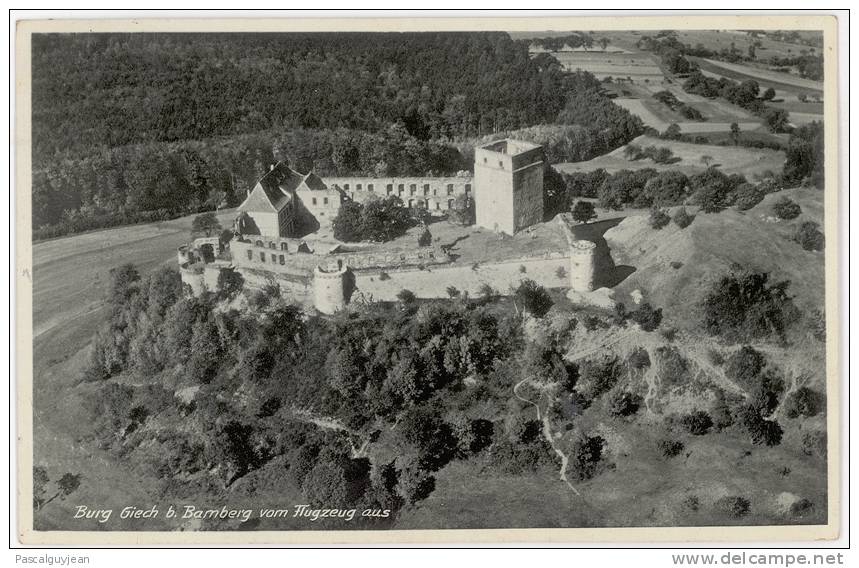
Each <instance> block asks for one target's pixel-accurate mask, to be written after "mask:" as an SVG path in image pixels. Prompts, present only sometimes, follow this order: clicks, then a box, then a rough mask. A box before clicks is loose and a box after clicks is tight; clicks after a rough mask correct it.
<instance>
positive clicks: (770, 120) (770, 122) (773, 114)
mask: <svg viewBox="0 0 859 568" xmlns="http://www.w3.org/2000/svg"><path fill="white" fill-rule="evenodd" d="M764 122H765V123H766V125H767V128H769V129H770V131H771V132H788V131H789V129H790V115H789V114H788V113H787V111H786V110H784V109H780V108H771V109H769V110H767V111H766V114H764Z"/></svg>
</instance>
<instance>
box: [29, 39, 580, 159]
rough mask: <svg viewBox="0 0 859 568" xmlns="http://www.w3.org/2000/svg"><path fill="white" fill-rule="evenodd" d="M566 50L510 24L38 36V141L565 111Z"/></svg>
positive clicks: (453, 129) (43, 144)
mask: <svg viewBox="0 0 859 568" xmlns="http://www.w3.org/2000/svg"><path fill="white" fill-rule="evenodd" d="M552 61H554V60H550V59H545V58H543V59H534V60H531V59H530V58H529V56H528V51H527V48H526V46H524V45H521V44H518V43H516V42H514V41H512V40H511V39H510V37H509V36H508V35H507V34H505V33H495V32H487V33H467V34H466V33H384V34H378V33H372V34H371V33H338V34H331V33H321V34H320V33H312V34H311V33H296V34H264V33H254V34H160V33H159V34H75V35H65V34H45V35H38V36H36V37H34V39H33V125H34V132H33V144H34V150H35V155H36V156H37V157H46V156H50V155H51V154H53V153H54V152H55V151H58V150H61V149H69V148H74V149H81V148H88V147H92V146H102V145H104V146H119V145H125V144H133V143H141V142H151V141H176V140H183V139H201V138H209V137H213V136H222V135H230V134H239V133H245V132H252V131H257V130H262V129H267V128H271V127H277V126H288V127H308V128H336V127H348V128H355V129H360V130H367V131H378V130H380V129H384V128H386V127H387V126H388V125H389V124H391V123H394V122H397V121H401V122H403V124H405V126H406V128H407V129H408V131H409V133H411V134H413V135H414V136H416V137H418V138H421V139H427V138H429V137H439V136H451V135H464V134H478V133H481V132H482V133H485V132H488V131H492V130H493V129H495V130H498V129H509V128H516V127H519V126H523V125H526V124H535V123H539V122H543V121H547V120H551V119H553V118H554V117H555V116H556V115H557V113H558V111H559V110H560V109H561V108H562V107H563V104H564V97H563V92H562V90H561V83H562V73H561V70H560V67H559V66H558V65H557V64H556V63H554V64H553V63H552Z"/></svg>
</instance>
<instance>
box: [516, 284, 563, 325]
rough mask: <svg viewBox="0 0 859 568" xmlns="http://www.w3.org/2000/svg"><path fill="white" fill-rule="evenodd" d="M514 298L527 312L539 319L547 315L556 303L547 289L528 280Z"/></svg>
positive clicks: (518, 289) (521, 285) (517, 290)
mask: <svg viewBox="0 0 859 568" xmlns="http://www.w3.org/2000/svg"><path fill="white" fill-rule="evenodd" d="M513 297H514V298H515V300H516V301H517V302H519V303H520V304H521V305H522V307H523V308H524V309H525V311H527V312H528V313H530V314H531V315H533V316H534V317H538V318H540V317H543V316H544V315H546V312H548V311H549V309H550V308H551V307H552V304H553V303H554V302H552V298H550V297H549V293H548V292H546V289H545V288H543V287H542V286H540V285H539V284H537V283H536V282H534V281H533V280H531V279H528V278H526V279H525V280H523V281H522V282H521V283H520V284H519V287H518V288H516V292H515V293H514V294H513Z"/></svg>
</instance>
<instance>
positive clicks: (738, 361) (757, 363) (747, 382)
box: [725, 345, 766, 390]
mask: <svg viewBox="0 0 859 568" xmlns="http://www.w3.org/2000/svg"><path fill="white" fill-rule="evenodd" d="M765 364H766V358H764V356H763V354H762V353H761V352H760V351H757V350H755V349H754V348H753V347H750V346H748V345H744V346H743V347H742V348H741V349H740V350H739V351H736V352H734V353H732V354H731V356H730V357H728V361H727V364H726V365H725V376H727V377H728V378H729V379H731V380H732V381H734V382H735V383H737V384H739V385H740V386H741V387H743V388H744V389H746V390H752V389H754V388H755V387H756V386H758V384H759V381H758V375H759V374H760V372H761V371H762V370H763V368H764V365H765Z"/></svg>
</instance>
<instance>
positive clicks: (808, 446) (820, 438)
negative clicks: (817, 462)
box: [801, 430, 827, 458]
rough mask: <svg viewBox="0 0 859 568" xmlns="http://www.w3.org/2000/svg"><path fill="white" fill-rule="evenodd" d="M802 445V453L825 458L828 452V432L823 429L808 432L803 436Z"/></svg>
mask: <svg viewBox="0 0 859 568" xmlns="http://www.w3.org/2000/svg"><path fill="white" fill-rule="evenodd" d="M801 447H802V453H804V454H805V455H807V456H815V457H819V458H825V457H826V454H827V447H826V432H824V431H821V430H814V431H811V432H806V433H805V434H803V436H802V442H801Z"/></svg>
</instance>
